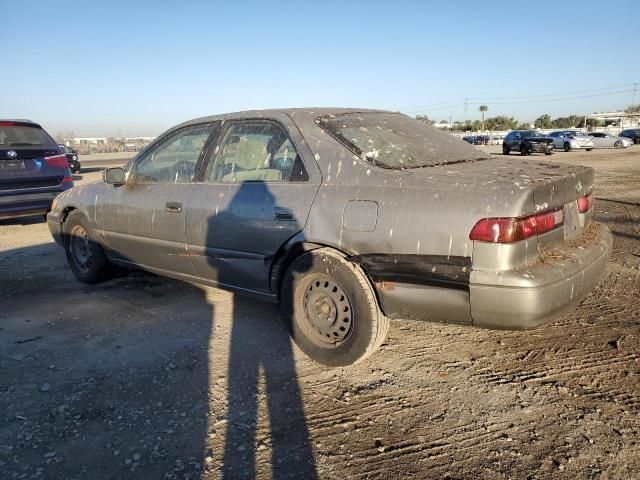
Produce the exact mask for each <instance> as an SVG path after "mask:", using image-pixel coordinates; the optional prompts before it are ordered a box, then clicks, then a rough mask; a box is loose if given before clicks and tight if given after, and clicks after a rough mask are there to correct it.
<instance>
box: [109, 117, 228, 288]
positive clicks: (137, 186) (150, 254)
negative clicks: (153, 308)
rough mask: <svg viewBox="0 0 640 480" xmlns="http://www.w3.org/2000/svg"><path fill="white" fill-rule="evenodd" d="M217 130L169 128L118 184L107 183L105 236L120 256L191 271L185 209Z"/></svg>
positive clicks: (205, 126) (206, 126)
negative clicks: (172, 129)
mask: <svg viewBox="0 0 640 480" xmlns="http://www.w3.org/2000/svg"><path fill="white" fill-rule="evenodd" d="M215 129H216V124H214V123H208V124H202V125H195V126H190V127H185V128H182V129H179V130H177V131H174V132H171V133H169V134H168V135H167V136H166V137H165V138H163V139H161V140H160V141H158V142H157V143H156V144H155V145H153V146H151V147H150V148H149V149H147V150H146V151H145V152H144V153H143V154H142V155H141V156H140V157H138V158H136V160H135V162H134V163H133V165H132V166H131V168H130V169H129V171H128V172H127V181H126V183H125V184H124V185H121V186H117V187H115V186H112V185H109V187H108V188H109V193H108V195H106V198H105V200H104V204H103V209H102V224H103V230H104V236H105V240H106V242H107V245H108V247H109V249H110V251H111V252H113V254H114V255H115V256H116V258H118V259H119V260H121V261H125V262H129V263H132V264H136V265H139V266H143V267H147V268H149V269H155V270H161V271H163V272H167V273H171V272H173V273H178V274H185V275H190V276H193V275H195V271H194V269H193V265H192V263H191V260H190V259H189V254H188V251H187V246H186V239H185V211H186V205H187V200H188V199H189V194H190V193H191V187H192V180H193V177H194V175H195V172H196V166H197V165H198V161H201V159H202V157H203V155H204V151H205V146H206V145H207V142H208V140H209V138H210V136H211V134H212V132H214V131H215Z"/></svg>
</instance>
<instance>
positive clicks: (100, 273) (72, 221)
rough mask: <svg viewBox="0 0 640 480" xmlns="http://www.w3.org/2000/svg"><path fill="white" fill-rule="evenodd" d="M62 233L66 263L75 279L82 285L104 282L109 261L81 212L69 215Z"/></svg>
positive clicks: (76, 211)
mask: <svg viewBox="0 0 640 480" xmlns="http://www.w3.org/2000/svg"><path fill="white" fill-rule="evenodd" d="M63 232H64V250H65V253H66V255H67V263H69V267H70V268H71V271H72V272H73V274H74V275H75V277H76V278H77V279H78V280H80V281H81V282H84V283H98V282H101V281H103V280H106V279H107V278H108V277H109V276H110V275H109V274H110V273H111V269H110V268H109V267H110V265H109V261H108V259H107V256H106V255H105V253H104V250H103V249H102V246H101V245H100V243H99V242H98V241H97V239H96V238H95V236H94V234H93V230H92V229H91V226H90V224H89V221H88V220H87V218H86V217H85V216H84V215H83V214H82V212H79V211H78V210H74V211H72V212H71V213H69V215H68V216H67V218H66V219H65V221H64V224H63Z"/></svg>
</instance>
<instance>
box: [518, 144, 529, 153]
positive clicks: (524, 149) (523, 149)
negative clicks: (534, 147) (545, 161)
mask: <svg viewBox="0 0 640 480" xmlns="http://www.w3.org/2000/svg"><path fill="white" fill-rule="evenodd" d="M520 155H529V151H528V149H527V147H526V145H524V144H520Z"/></svg>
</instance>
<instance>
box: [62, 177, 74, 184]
mask: <svg viewBox="0 0 640 480" xmlns="http://www.w3.org/2000/svg"><path fill="white" fill-rule="evenodd" d="M72 182H73V178H71V177H64V178H63V179H62V183H72Z"/></svg>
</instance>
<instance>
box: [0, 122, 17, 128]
mask: <svg viewBox="0 0 640 480" xmlns="http://www.w3.org/2000/svg"><path fill="white" fill-rule="evenodd" d="M15 125H16V122H0V127H14V126H15Z"/></svg>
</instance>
